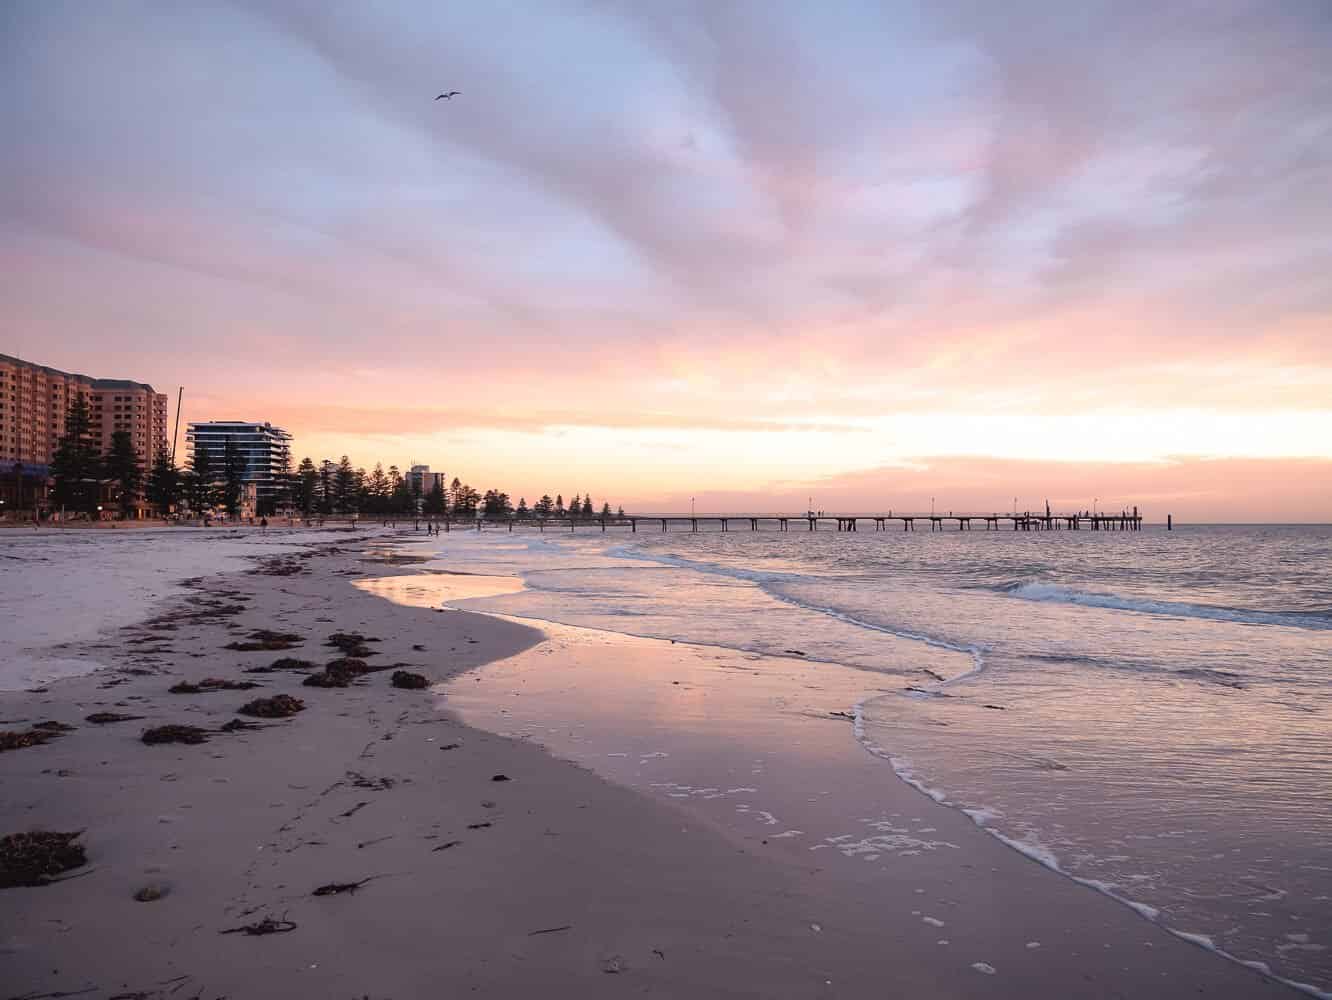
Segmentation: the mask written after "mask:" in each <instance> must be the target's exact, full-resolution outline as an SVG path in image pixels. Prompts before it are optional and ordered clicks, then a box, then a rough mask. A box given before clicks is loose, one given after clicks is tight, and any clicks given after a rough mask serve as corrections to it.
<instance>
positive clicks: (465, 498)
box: [453, 483, 481, 518]
mask: <svg viewBox="0 0 1332 1000" xmlns="http://www.w3.org/2000/svg"><path fill="white" fill-rule="evenodd" d="M480 502H481V494H480V493H478V492H477V491H476V490H474V489H472V487H470V486H468V485H467V484H465V483H460V484H459V485H458V488H457V489H456V490H454V493H453V512H454V513H455V514H457V515H458V516H459V517H463V518H467V517H476V508H477V505H478V504H479V503H480Z"/></svg>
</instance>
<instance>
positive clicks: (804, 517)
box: [437, 507, 1142, 534]
mask: <svg viewBox="0 0 1332 1000" xmlns="http://www.w3.org/2000/svg"><path fill="white" fill-rule="evenodd" d="M437 523H439V524H440V525H442V526H443V529H444V530H445V531H451V530H453V529H455V528H458V529H473V528H474V529H475V530H477V531H480V530H482V528H483V527H496V528H505V527H507V528H508V530H509V531H513V529H514V527H515V526H517V527H520V528H537V529H539V530H540V531H543V532H544V531H545V530H546V529H547V528H551V529H552V530H562V529H565V528H567V529H568V530H569V531H575V530H577V529H578V528H592V529H596V528H600V529H601V530H602V531H605V530H606V529H607V528H608V527H620V528H625V527H627V528H628V529H629V531H630V533H632V534H637V533H638V530H639V526H640V525H642V526H643V530H645V531H653V530H655V531H658V532H667V531H670V530H672V529H673V528H674V529H677V530H678V529H682V528H687V529H688V530H689V531H690V532H698V531H699V530H700V526H703V529H704V530H706V529H707V528H712V529H713V530H719V531H723V532H730V531H736V530H739V531H745V530H749V531H760V530H764V529H765V528H766V530H769V531H790V530H791V525H793V524H795V525H800V526H803V527H804V529H805V530H806V531H818V530H820V529H821V528H833V529H835V530H836V531H859V530H860V529H861V526H862V525H868V526H869V527H870V530H872V531H890V530H892V531H895V530H897V525H898V524H900V525H901V526H902V527H901V530H902V531H915V530H916V525H917V523H920V524H928V525H929V528H930V530H931V531H945V530H948V531H954V530H955V531H973V530H975V525H976V524H983V525H984V526H985V527H984V530H985V531H1001V530H1009V528H1010V527H1011V530H1013V531H1141V530H1142V514H1141V513H1139V512H1138V508H1137V507H1134V508H1133V509H1132V510H1122V511H1119V512H1118V513H1107V512H1104V511H1099V512H1090V511H1079V512H1074V513H1063V514H1057V513H1053V512H1050V511H1046V512H1044V513H1042V512H1039V511H1035V512H1033V511H1025V512H1014V513H1011V514H1000V513H997V512H992V513H988V514H986V513H962V512H954V511H949V512H948V513H946V514H940V513H928V514H915V513H895V512H893V511H891V510H890V511H889V512H888V513H886V514H837V513H828V512H826V511H820V512H818V513H809V512H806V513H803V514H695V513H689V514H676V513H666V514H624V515H617V516H612V517H599V516H594V517H590V518H583V517H579V518H571V517H569V516H567V515H565V516H563V517H546V518H537V517H525V518H518V517H516V516H514V515H512V514H510V515H507V516H503V517H495V516H481V515H478V516H477V517H475V518H462V519H459V518H455V517H453V516H451V515H450V516H449V517H444V518H440V519H438V521H437ZM890 526H891V527H890Z"/></svg>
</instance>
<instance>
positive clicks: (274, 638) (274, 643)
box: [224, 628, 305, 653]
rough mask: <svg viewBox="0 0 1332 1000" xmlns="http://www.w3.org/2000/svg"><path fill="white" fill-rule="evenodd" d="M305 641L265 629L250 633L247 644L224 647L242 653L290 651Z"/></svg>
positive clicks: (238, 643) (284, 633) (237, 643)
mask: <svg viewBox="0 0 1332 1000" xmlns="http://www.w3.org/2000/svg"><path fill="white" fill-rule="evenodd" d="M304 641H305V640H304V639H303V638H301V637H300V636H299V635H296V634H295V633H293V632H270V631H269V630H268V629H266V628H261V629H256V630H255V631H253V632H251V633H250V637H249V641H248V642H229V643H227V645H226V646H225V647H224V648H226V649H234V650H237V651H239V652H242V653H258V652H265V651H268V652H272V651H275V650H279V649H292V648H294V647H295V646H297V645H299V644H300V643H302V642H304Z"/></svg>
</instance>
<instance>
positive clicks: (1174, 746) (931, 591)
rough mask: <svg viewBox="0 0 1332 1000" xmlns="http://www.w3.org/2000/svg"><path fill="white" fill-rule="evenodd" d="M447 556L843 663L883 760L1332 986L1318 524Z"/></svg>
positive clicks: (559, 603)
mask: <svg viewBox="0 0 1332 1000" xmlns="http://www.w3.org/2000/svg"><path fill="white" fill-rule="evenodd" d="M440 555H441V557H442V559H443V563H442V564H446V565H447V566H448V567H449V568H450V569H452V570H455V571H465V572H475V573H482V574H492V575H501V576H514V577H517V578H520V579H521V580H522V581H523V583H524V589H523V590H521V591H520V592H517V593H510V594H504V595H498V596H491V597H486V598H480V599H475V600H468V601H462V602H460V604H459V606H461V607H466V608H470V609H473V610H483V611H492V612H497V613H503V614H506V615H514V616H519V617H523V618H527V619H535V620H545V621H551V622H561V623H565V624H569V625H575V626H583V627H591V628H596V629H600V630H606V631H612V632H621V633H626V634H631V635H637V636H647V637H656V638H662V639H672V640H675V641H677V642H687V643H693V644H698V645H704V646H720V647H728V648H732V649H738V650H745V651H750V652H756V653H773V654H780V655H782V656H784V657H786V658H787V659H788V660H789V659H790V658H792V657H797V658H800V659H802V660H803V661H804V663H805V664H806V665H805V666H804V667H803V668H802V669H805V670H807V671H809V672H810V674H811V676H813V675H816V674H817V672H818V671H819V670H820V667H821V665H822V664H846V665H849V666H854V667H857V668H859V669H860V670H862V671H865V672H866V676H867V678H873V680H874V681H875V683H872V684H871V683H868V682H867V684H866V691H867V694H866V697H864V698H862V699H859V700H858V701H857V702H856V703H855V704H854V705H848V706H846V708H847V709H848V710H849V711H852V712H854V714H855V716H856V722H855V725H854V726H853V727H852V726H849V727H848V728H847V737H846V738H847V739H855V740H858V741H859V742H860V744H861V746H862V747H863V748H864V752H865V753H867V754H872V755H873V756H875V757H876V758H880V759H882V762H883V766H884V767H890V768H892V769H893V770H895V771H896V773H897V774H898V775H899V776H901V777H902V778H903V779H905V780H907V781H909V782H911V783H912V784H914V785H915V786H916V787H917V788H919V789H921V791H922V792H924V793H925V794H929V795H931V796H932V797H933V798H935V799H936V800H939V801H942V802H945V803H947V804H949V805H952V806H954V807H956V808H957V809H959V810H962V811H964V812H965V813H966V814H967V815H968V816H970V817H971V818H972V819H973V820H974V821H975V822H976V823H977V824H978V825H980V826H982V827H983V828H984V829H986V830H987V831H988V832H990V833H992V834H994V835H995V836H997V837H999V838H1001V839H1003V840H1004V841H1005V842H1007V843H1009V844H1011V845H1012V846H1013V847H1014V848H1015V849H1018V850H1021V851H1023V852H1024V853H1026V854H1028V855H1029V856H1030V857H1032V858H1033V859H1035V860H1037V861H1039V862H1040V863H1042V864H1045V865H1047V866H1049V867H1051V868H1054V869H1057V870H1058V871H1060V872H1062V873H1064V874H1065V875H1067V876H1069V877H1072V878H1076V879H1079V880H1081V881H1083V882H1085V883H1086V884H1088V885H1089V886H1092V887H1094V888H1096V889H1098V890H1100V891H1103V892H1107V893H1110V894H1112V895H1114V896H1116V897H1117V898H1119V899H1120V900H1122V901H1124V902H1125V903H1127V904H1129V905H1132V906H1134V907H1135V908H1137V909H1138V910H1139V912H1141V913H1143V914H1144V915H1145V916H1149V917H1152V918H1153V919H1157V920H1159V921H1160V922H1161V923H1163V924H1164V925H1165V926H1167V927H1170V928H1172V929H1175V930H1177V931H1179V932H1182V933H1184V934H1188V935H1191V936H1192V939H1195V940H1199V941H1200V943H1206V944H1207V945H1208V946H1210V947H1215V948H1217V949H1219V950H1223V951H1225V952H1227V953H1228V954H1230V955H1232V956H1234V957H1236V958H1238V959H1240V960H1242V961H1248V962H1258V963H1263V964H1264V965H1266V966H1268V967H1270V968H1271V969H1272V971H1273V972H1275V973H1276V974H1278V975H1280V976H1282V977H1283V978H1286V979H1288V980H1293V981H1296V982H1302V983H1307V984H1311V985H1312V986H1313V987H1315V988H1316V989H1318V990H1320V991H1328V990H1332V950H1330V949H1332V528H1329V527H1326V526H1312V527H1310V526H1279V527H1276V526H1273V527H1261V526H1260V527H1253V526H1234V527H1229V526H1209V527H1194V528H1179V529H1176V530H1175V531H1173V532H1166V531H1163V530H1158V529H1147V530H1144V531H1142V532H1127V533H1124V532H1113V533H1100V532H1048V533H1026V532H1003V531H1000V532H983V531H982V532H955V531H954V532H937V533H931V532H917V533H914V534H913V533H905V532H901V531H895V532H894V531H889V532H865V531H860V532H855V533H845V532H843V533H839V532H833V531H820V532H814V533H810V532H808V531H804V530H800V531H792V532H789V533H782V532H776V531H761V532H757V533H754V532H749V531H740V532H736V531H732V532H726V533H722V532H718V531H708V532H699V533H690V532H671V533H669V534H661V533H655V532H654V533H639V534H629V533H628V532H627V531H615V530H612V531H609V532H606V533H604V534H603V533H602V532H600V531H599V530H597V529H596V528H592V529H589V530H586V531H580V532H574V533H558V532H553V531H552V532H548V533H546V534H536V533H532V532H521V531H520V532H515V533H512V534H510V533H502V534H487V533H483V534H481V535H480V536H478V535H476V534H475V533H462V532H458V533H454V534H451V535H449V536H446V537H445V538H444V539H442V540H441V543H440ZM756 662H762V661H756ZM784 667H785V664H784ZM885 689H887V693H884V690H885Z"/></svg>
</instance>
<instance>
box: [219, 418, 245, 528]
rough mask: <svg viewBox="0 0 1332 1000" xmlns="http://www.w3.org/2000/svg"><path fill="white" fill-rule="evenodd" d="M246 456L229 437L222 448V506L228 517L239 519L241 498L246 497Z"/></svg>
mask: <svg viewBox="0 0 1332 1000" xmlns="http://www.w3.org/2000/svg"><path fill="white" fill-rule="evenodd" d="M245 471H246V469H245V456H244V455H243V454H242V453H241V450H240V448H239V447H238V446H237V444H236V440H235V438H233V437H232V436H231V435H230V434H228V435H227V439H226V442H225V443H224V445H223V448H222V505H223V506H224V507H226V510H227V517H239V516H240V512H241V498H242V497H243V496H244V495H245Z"/></svg>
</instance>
